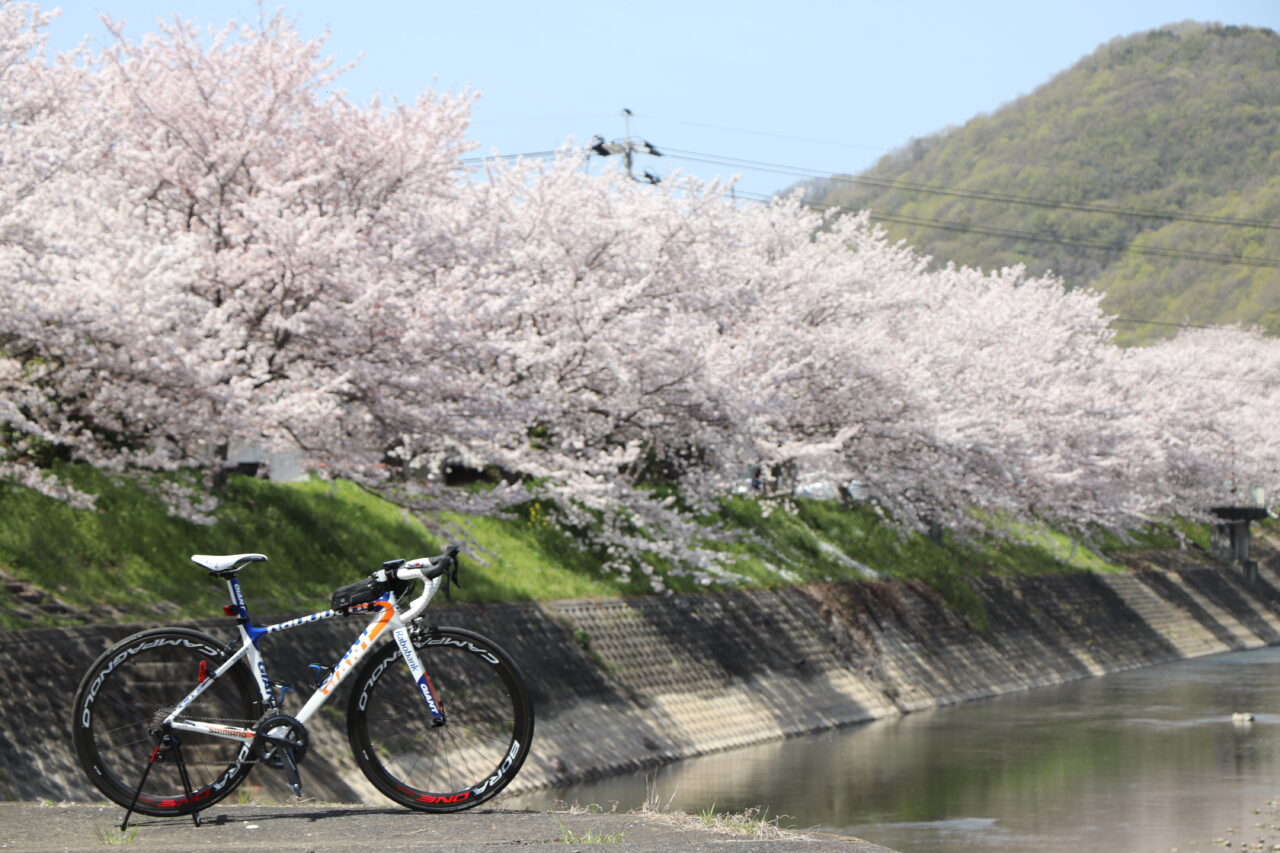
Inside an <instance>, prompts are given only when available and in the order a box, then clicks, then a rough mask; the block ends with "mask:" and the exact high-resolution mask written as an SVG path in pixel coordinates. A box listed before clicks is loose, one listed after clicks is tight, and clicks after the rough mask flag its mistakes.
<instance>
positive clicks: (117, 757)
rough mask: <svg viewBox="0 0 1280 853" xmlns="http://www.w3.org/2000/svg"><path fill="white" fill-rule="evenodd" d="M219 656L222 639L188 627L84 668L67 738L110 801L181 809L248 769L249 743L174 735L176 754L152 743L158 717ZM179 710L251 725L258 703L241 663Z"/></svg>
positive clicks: (169, 811)
mask: <svg viewBox="0 0 1280 853" xmlns="http://www.w3.org/2000/svg"><path fill="white" fill-rule="evenodd" d="M226 659H227V658H226V653H225V652H224V650H223V644H222V643H221V642H219V641H218V640H215V639H214V638H213V637H210V636H208V635H207V634H201V633H200V632H198V631H192V630H189V629H186V628H157V629H153V630H150V631H143V632H142V633H139V634H134V635H133V636H132V637H129V638H127V639H124V640H121V641H120V642H119V643H116V644H115V645H114V646H112V647H111V648H110V649H108V650H107V651H106V652H104V653H103V654H102V656H101V657H99V658H98V659H97V660H96V661H95V662H94V664H93V666H91V667H89V671H88V672H86V673H85V675H84V679H83V680H81V682H80V688H79V689H78V690H77V691H76V698H75V703H74V704H73V706H72V707H73V709H74V717H73V719H72V722H71V730H72V740H73V741H74V742H75V746H76V757H77V758H78V759H79V761H80V766H81V767H82V768H83V769H84V772H85V774H86V775H87V776H88V777H89V781H90V782H92V783H93V784H94V786H95V787H97V789H98V790H99V791H101V792H102V793H103V794H105V795H106V796H107V797H109V798H110V799H111V800H113V801H115V802H116V803H119V804H120V805H122V806H125V807H128V806H129V805H130V804H131V803H132V804H133V809H134V811H137V812H140V813H142V814H147V815H157V816H172V815H181V814H189V813H191V812H193V811H198V810H200V809H204V808H208V807H209V806H211V805H213V804H214V803H216V802H217V801H218V800H221V799H222V798H223V797H225V796H226V795H227V794H229V793H231V791H232V790H234V789H235V787H236V786H237V785H238V784H240V782H241V781H242V780H243V779H244V777H245V775H246V774H248V772H249V771H250V770H251V769H252V768H253V764H252V761H251V760H250V755H249V751H250V750H249V746H248V745H247V744H245V743H243V742H241V741H237V740H229V739H226V738H220V737H216V736H213V735H207V734H201V733H194V732H181V733H178V734H177V735H176V738H177V740H178V743H179V747H178V748H179V749H180V750H181V752H180V753H179V752H178V751H177V750H166V751H163V752H162V751H161V750H159V749H157V744H158V743H159V738H160V733H161V724H162V723H163V721H164V719H165V717H166V716H168V715H169V714H170V713H171V712H172V711H173V709H174V708H175V707H176V706H177V705H178V703H179V702H181V701H182V700H183V698H185V697H186V696H187V694H189V693H190V692H191V691H192V690H194V689H195V687H196V685H198V684H200V683H201V682H202V681H204V680H207V679H209V678H211V677H212V675H213V673H214V672H215V671H216V670H217V668H218V667H219V666H221V665H222V664H223V663H224V662H225V661H226ZM185 716H188V717H191V718H194V719H201V720H204V721H206V722H219V723H224V724H227V725H233V726H240V727H245V726H252V725H253V724H254V721H256V720H257V719H258V718H259V717H260V716H262V704H261V699H260V698H259V696H258V695H257V691H256V687H255V685H254V682H253V676H252V675H251V674H250V673H249V670H248V668H247V667H246V666H244V665H242V664H237V665H236V666H233V667H231V669H229V670H227V671H226V672H225V673H224V674H223V675H222V677H221V678H218V679H216V680H215V681H214V682H213V683H212V684H210V685H209V686H208V687H207V688H206V689H205V691H204V692H203V693H202V694H200V697H199V698H198V699H197V700H196V701H195V702H193V703H192V704H191V706H190V707H189V708H188V709H187V710H186V712H185ZM179 756H180V757H181V762H179V760H178V759H179ZM153 758H155V759H156V760H155V763H154V765H153V766H152V767H151V769H150V770H149V771H148V772H147V774H146V782H145V784H144V785H143V787H142V789H141V790H139V789H138V784H139V781H140V780H141V778H142V772H143V769H144V768H146V767H147V765H148V763H149V762H150V761H151V759H153ZM184 771H185V778H184ZM135 797H136V803H135V802H134V800H135Z"/></svg>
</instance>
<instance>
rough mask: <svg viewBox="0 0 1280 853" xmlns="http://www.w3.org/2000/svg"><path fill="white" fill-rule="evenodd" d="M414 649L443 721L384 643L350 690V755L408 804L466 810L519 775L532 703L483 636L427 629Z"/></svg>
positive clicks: (509, 666) (428, 809) (377, 782)
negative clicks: (437, 718) (436, 719)
mask: <svg viewBox="0 0 1280 853" xmlns="http://www.w3.org/2000/svg"><path fill="white" fill-rule="evenodd" d="M413 644H414V647H415V649H416V650H417V653H418V656H419V658H421V660H422V665H423V666H424V667H425V668H426V671H427V677H428V678H429V679H430V680H431V685H432V687H433V688H434V691H435V695H436V697H437V699H438V700H439V702H440V706H441V709H442V710H443V711H444V713H445V717H446V719H447V722H446V723H445V724H444V725H443V726H439V727H433V726H432V725H431V723H432V717H431V714H430V712H428V711H427V707H426V703H425V702H423V699H422V695H421V694H420V693H419V692H418V686H417V684H416V683H415V682H414V679H413V676H412V675H411V674H410V672H409V668H408V666H406V665H405V664H404V663H403V657H402V655H401V654H400V648H399V647H398V646H397V645H396V644H395V643H388V644H387V645H386V646H384V647H383V648H382V650H381V651H380V652H378V653H376V654H374V655H373V656H372V657H371V658H370V659H369V660H368V662H366V663H365V665H364V667H363V668H362V669H361V670H360V674H359V675H358V676H357V677H356V680H355V687H354V688H353V689H352V691H351V702H350V705H349V706H348V708H347V735H348V737H349V738H350V739H351V749H352V752H354V753H355V757H356V763H357V764H359V766H360V770H361V771H362V772H363V773H364V775H365V776H367V777H368V779H369V781H370V782H372V783H373V784H374V786H375V787H376V788H377V789H378V790H379V791H381V792H382V793H383V794H385V795H386V796H388V797H390V798H391V799H392V800H394V801H396V802H397V803H400V804H401V805H403V806H407V807H409V808H411V809H418V810H419V811H424V812H456V811H461V810H462V809H469V808H471V807H472V806H476V805H479V804H480V803H483V802H484V801H485V800H488V799H489V798H491V797H492V796H493V795H494V794H496V793H498V792H499V791H501V790H502V789H503V788H504V787H506V785H507V783H508V782H510V781H511V780H512V778H514V777H515V775H516V773H517V772H518V771H519V770H520V765H521V764H523V763H524V759H525V756H526V755H528V754H529V744H530V742H531V741H532V739H533V706H532V705H531V704H530V702H529V698H528V696H527V694H526V692H525V688H524V681H523V679H522V678H521V677H520V672H519V670H517V669H516V666H515V664H514V663H512V661H511V658H510V657H509V656H508V655H507V653H506V652H504V651H503V650H502V649H501V648H500V647H499V646H497V645H495V644H494V643H493V642H492V641H490V640H488V639H486V638H484V637H482V636H480V635H479V634H476V633H473V632H471V631H466V630H463V629H461V628H428V629H424V630H421V631H415V632H414V634H413ZM397 662H399V663H398V664H397Z"/></svg>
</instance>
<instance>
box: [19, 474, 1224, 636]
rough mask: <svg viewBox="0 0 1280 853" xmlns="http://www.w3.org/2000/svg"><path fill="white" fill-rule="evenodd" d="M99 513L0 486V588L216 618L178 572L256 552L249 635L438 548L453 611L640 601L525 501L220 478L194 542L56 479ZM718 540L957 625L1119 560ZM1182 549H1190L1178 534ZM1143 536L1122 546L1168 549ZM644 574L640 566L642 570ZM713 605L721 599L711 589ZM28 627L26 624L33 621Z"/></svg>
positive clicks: (725, 520)
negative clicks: (878, 586)
mask: <svg viewBox="0 0 1280 853" xmlns="http://www.w3.org/2000/svg"><path fill="white" fill-rule="evenodd" d="M64 472H65V474H66V476H68V477H69V478H70V479H71V480H72V482H74V483H75V485H76V486H77V487H78V488H80V489H83V490H85V491H87V492H91V493H93V494H96V495H97V496H98V499H97V508H96V509H92V510H81V509H73V508H71V507H69V506H67V505H66V504H63V503H59V502H57V501H54V500H51V499H49V498H46V497H44V496H41V495H39V494H37V493H35V492H34V491H32V490H30V489H27V488H23V487H19V486H14V485H6V486H3V487H0V571H3V572H4V573H5V574H7V575H9V576H10V577H11V578H15V579H20V580H22V581H25V582H27V583H29V584H31V585H33V586H34V587H35V588H37V589H39V590H43V591H45V592H47V593H49V594H51V595H53V596H56V597H57V598H58V599H61V600H62V601H64V602H66V603H67V604H69V605H71V606H72V607H74V608H77V609H79V610H80V611H83V612H84V613H86V614H88V615H89V617H90V618H92V619H94V620H100V621H156V620H169V619H190V618H202V617H212V616H217V615H218V613H219V608H220V607H221V605H222V604H223V603H224V602H223V597H224V595H225V593H224V591H223V587H222V585H221V583H220V582H218V581H217V580H215V579H213V578H210V577H208V576H207V574H206V573H205V572H204V571H203V570H201V569H200V568H199V567H197V566H196V565H194V564H192V563H191V562H190V561H189V559H188V558H189V557H190V555H191V554H198V553H204V554H234V553H241V552H247V551H258V552H261V553H264V554H266V555H267V556H268V557H269V558H270V560H269V561H268V562H267V563H260V564H254V565H251V566H249V567H248V568H247V569H245V571H244V573H243V574H242V582H243V584H244V589H245V591H246V594H247V595H248V597H249V600H250V604H251V605H252V607H253V608H254V612H255V613H257V614H258V615H259V616H260V617H261V618H266V617H268V616H272V615H292V614H299V613H305V612H310V611H314V610H319V609H324V608H325V607H327V606H328V601H329V597H330V595H331V593H332V592H333V590H334V589H336V588H337V587H339V586H342V585H344V584H347V583H350V582H352V581H354V580H357V579H359V578H361V577H363V576H365V575H366V574H368V573H369V572H370V571H372V570H374V569H376V568H377V567H378V566H379V564H380V563H381V562H382V561H384V560H387V559H391V558H395V557H415V556H428V555H431V554H435V553H437V552H438V551H439V550H440V546H441V543H442V542H443V541H444V540H445V539H448V540H452V541H464V542H465V543H466V547H465V550H466V552H467V555H466V556H464V558H463V571H462V584H463V586H462V588H461V589H459V590H455V591H454V597H455V598H456V599H459V600H462V601H514V600H531V599H541V600H546V599H565V598H586V597H600V596H614V595H628V594H639V593H644V592H647V591H648V590H649V584H648V580H647V578H646V577H645V576H644V572H643V571H642V570H637V571H636V572H634V573H633V578H632V579H631V580H629V581H623V580H620V579H619V578H618V576H617V575H616V574H614V573H611V572H605V571H602V570H601V569H600V565H601V563H602V560H601V559H600V555H597V554H593V553H592V552H591V551H590V550H584V549H582V548H581V547H579V543H580V540H579V539H577V538H576V537H575V536H574V535H573V533H572V532H571V531H566V530H563V529H561V528H560V527H558V526H556V525H555V524H554V523H553V522H552V521H551V520H550V519H551V516H550V514H549V513H548V512H547V508H546V507H545V506H543V505H542V504H540V503H539V502H537V501H530V502H529V503H526V504H524V505H523V506H521V507H519V508H517V510H516V511H515V512H511V513H509V514H507V515H504V516H499V517H493V516H458V515H443V516H438V517H434V518H431V519H428V521H429V522H430V524H431V525H432V528H433V529H434V530H436V531H438V535H433V534H432V533H430V532H428V529H427V528H426V527H425V526H424V525H423V524H422V523H421V522H420V521H419V520H418V519H416V518H413V517H412V516H410V515H409V514H408V513H406V512H405V511H404V510H403V509H401V508H400V507H398V506H395V505H394V504H391V503H389V502H387V501H384V500H382V499H381V498H379V497H376V496H374V495H371V494H369V493H367V492H365V491H363V490H361V489H360V488H358V487H357V486H355V485H352V484H350V483H346V482H340V481H339V482H326V481H320V480H312V481H310V482H305V483H287V484H286V483H272V482H268V481H265V480H256V479H250V478H245V477H234V476H233V477H232V478H230V480H229V482H228V484H227V486H226V487H225V490H224V491H223V493H222V495H221V498H222V504H221V507H220V508H219V509H218V511H217V516H218V521H217V523H216V524H214V525H212V526H208V527H206V526H200V525H196V524H192V523H190V522H187V521H183V520H181V519H177V518H174V517H172V516H170V515H168V514H167V513H166V511H165V507H164V504H163V503H162V501H160V500H159V499H157V498H156V497H154V496H153V495H151V494H150V493H148V492H146V491H144V490H143V489H142V488H140V487H139V486H138V485H137V484H136V483H135V482H134V481H132V480H129V479H127V478H120V477H112V476H109V475H106V474H103V473H101V472H98V471H95V470H93V469H91V468H87V467H69V468H66V469H64ZM706 522H707V523H708V524H711V523H715V524H719V525H722V526H723V527H724V528H726V529H728V530H729V531H732V532H733V534H734V536H735V538H736V541H735V542H733V543H732V544H729V545H723V546H720V547H724V548H727V549H728V550H729V551H730V552H731V553H733V554H734V556H735V558H736V562H735V568H736V571H737V573H738V574H739V575H740V581H739V583H742V584H745V585H748V586H765V587H776V586H783V585H787V584H791V583H807V582H820V581H847V580H863V579H877V578H880V579H901V580H916V581H921V582H923V583H925V584H927V585H929V586H930V587H932V588H934V589H935V590H937V591H938V592H939V594H941V596H942V597H943V599H944V600H946V601H947V602H949V603H950V604H951V605H952V606H953V607H956V608H957V609H958V610H959V611H961V612H964V613H966V614H967V615H969V616H970V617H971V618H974V619H975V620H977V621H980V617H981V614H980V613H976V612H971V605H972V603H973V602H972V601H971V600H970V599H971V598H972V594H971V593H970V592H969V589H968V586H967V585H966V584H965V583H964V580H965V578H968V577H971V576H973V575H980V574H1027V573H1040V572H1062V571H1115V570H1117V569H1119V568H1120V567H1119V566H1118V565H1117V564H1116V563H1114V562H1112V561H1111V560H1110V559H1109V558H1108V557H1107V556H1106V554H1107V552H1108V551H1109V550H1112V549H1118V548H1124V547H1133V546H1134V544H1135V543H1132V542H1130V543H1122V542H1120V541H1118V540H1111V541H1107V540H1102V547H1101V549H1100V550H1091V549H1090V548H1087V547H1085V546H1083V545H1081V544H1080V543H1077V542H1074V541H1072V540H1070V539H1068V538H1067V537H1065V536H1063V535H1062V534H1060V533H1057V532H1054V531H1051V530H1047V529H1031V528H1025V527H1019V528H1013V527H1010V528H1009V529H1008V533H1009V536H1010V538H1009V539H994V538H993V539H988V540H983V541H970V542H956V541H953V540H952V539H951V537H949V536H941V537H939V538H938V539H937V540H936V541H935V540H934V539H930V538H928V537H924V536H919V535H915V534H906V533H904V532H902V531H901V530H900V529H898V528H896V527H893V526H891V525H889V524H886V523H885V521H884V519H883V518H882V517H881V516H880V514H879V513H878V512H877V510H876V509H875V508H874V507H872V506H865V505H864V506H860V507H850V506H845V505H842V504H840V503H838V502H835V501H816V500H794V501H779V500H770V501H763V500H759V499H756V498H748V497H733V498H726V499H725V500H724V501H723V502H722V504H721V509H720V511H719V513H718V516H717V517H715V518H709V519H706ZM1188 535H1191V536H1193V537H1194V538H1199V539H1203V538H1204V537H1203V532H1202V531H1198V529H1197V528H1194V527H1189V528H1188ZM1176 544H1177V541H1176V540H1175V539H1174V538H1173V536H1172V535H1169V534H1165V533H1160V534H1152V537H1151V538H1149V539H1148V540H1146V541H1142V542H1138V543H1136V545H1137V547H1173V546H1176ZM648 568H649V569H650V570H652V571H654V572H656V573H658V574H660V575H661V576H662V577H663V579H664V582H665V584H666V586H667V587H668V588H669V589H672V590H674V591H676V592H692V591H697V590H702V589H705V587H702V586H700V585H698V584H697V583H696V582H695V581H694V580H693V579H692V578H691V577H690V576H689V575H686V574H681V572H680V569H681V566H679V565H675V564H672V563H670V562H668V561H663V560H658V559H656V558H655V559H653V560H652V561H651V562H650V564H649V566H648ZM641 569H643V567H641ZM722 588H723V587H722ZM37 610H38V608H37ZM67 619H68V618H67V617H66V616H59V615H57V614H43V613H41V614H39V615H33V608H31V607H25V608H23V607H19V606H18V602H17V601H16V599H15V598H14V593H13V592H12V591H10V590H8V589H7V588H6V587H3V586H0V628H23V627H33V626H37V625H52V624H59V623H60V622H65V621H67Z"/></svg>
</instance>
